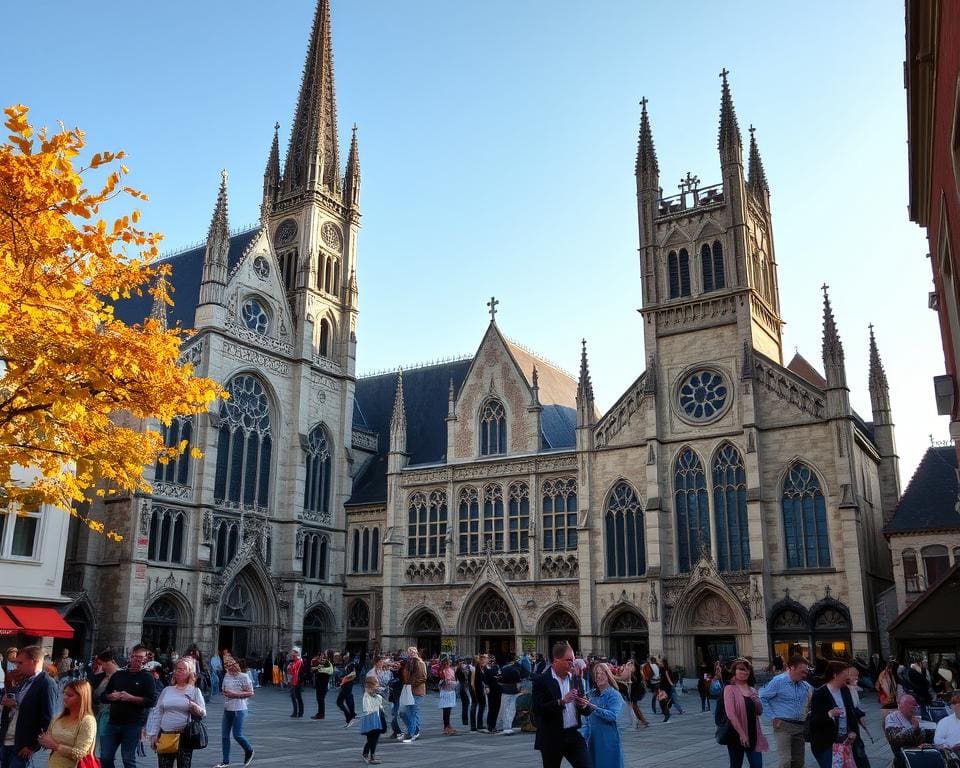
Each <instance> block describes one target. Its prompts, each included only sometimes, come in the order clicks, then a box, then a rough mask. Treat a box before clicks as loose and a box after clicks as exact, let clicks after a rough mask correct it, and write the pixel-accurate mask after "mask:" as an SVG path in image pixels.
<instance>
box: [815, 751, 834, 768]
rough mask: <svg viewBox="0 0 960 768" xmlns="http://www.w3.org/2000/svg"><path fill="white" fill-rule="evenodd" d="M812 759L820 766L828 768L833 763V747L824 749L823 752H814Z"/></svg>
mask: <svg viewBox="0 0 960 768" xmlns="http://www.w3.org/2000/svg"><path fill="white" fill-rule="evenodd" d="M813 759H814V760H816V761H817V765H818V766H820V768H830V766H831V764H832V763H833V747H831V748H830V749H825V750H823V752H814V753H813Z"/></svg>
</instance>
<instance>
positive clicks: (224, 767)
mask: <svg viewBox="0 0 960 768" xmlns="http://www.w3.org/2000/svg"><path fill="white" fill-rule="evenodd" d="M213 768H230V763H217V764H216V765H215V766H213Z"/></svg>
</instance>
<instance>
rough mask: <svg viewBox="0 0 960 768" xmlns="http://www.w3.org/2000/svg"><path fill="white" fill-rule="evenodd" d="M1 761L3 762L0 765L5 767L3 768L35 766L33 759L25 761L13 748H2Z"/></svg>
mask: <svg viewBox="0 0 960 768" xmlns="http://www.w3.org/2000/svg"><path fill="white" fill-rule="evenodd" d="M0 761H2V762H0V764H2V765H3V768H27V766H30V765H33V758H32V757H31V758H30V759H29V760H24V759H23V758H22V757H20V755H18V754H17V751H16V749H14V747H13V746H9V747H8V746H4V747H2V748H0Z"/></svg>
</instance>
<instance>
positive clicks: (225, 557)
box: [211, 518, 240, 568]
mask: <svg viewBox="0 0 960 768" xmlns="http://www.w3.org/2000/svg"><path fill="white" fill-rule="evenodd" d="M213 541H214V545H213V557H212V558H211V559H212V560H213V564H214V566H215V567H216V568H225V567H226V566H228V565H229V564H230V562H231V561H232V560H233V558H235V557H236V556H237V551H238V550H239V549H240V523H239V522H237V521H236V520H228V519H226V518H220V519H218V520H215V522H214V524H213Z"/></svg>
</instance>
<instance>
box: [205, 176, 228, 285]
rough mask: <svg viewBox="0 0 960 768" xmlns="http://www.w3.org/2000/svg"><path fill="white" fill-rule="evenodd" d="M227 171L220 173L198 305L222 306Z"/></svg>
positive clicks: (226, 236) (225, 270)
mask: <svg viewBox="0 0 960 768" xmlns="http://www.w3.org/2000/svg"><path fill="white" fill-rule="evenodd" d="M227 175H228V174H227V171H226V169H224V170H223V171H221V172H220V191H219V192H218V193H217V204H216V206H215V207H214V209H213V218H212V219H211V220H210V230H209V232H208V233H207V249H206V252H205V253H204V255H203V277H202V279H201V282H200V302H199V303H200V304H222V303H223V289H224V287H225V286H226V284H227V254H228V253H229V251H230V225H229V223H228V221H227Z"/></svg>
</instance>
